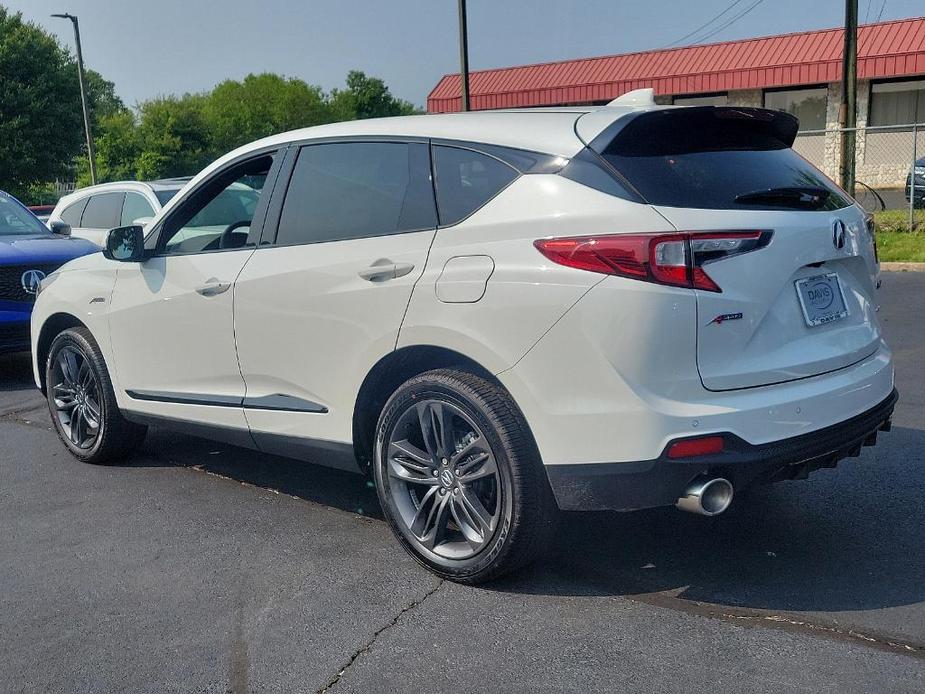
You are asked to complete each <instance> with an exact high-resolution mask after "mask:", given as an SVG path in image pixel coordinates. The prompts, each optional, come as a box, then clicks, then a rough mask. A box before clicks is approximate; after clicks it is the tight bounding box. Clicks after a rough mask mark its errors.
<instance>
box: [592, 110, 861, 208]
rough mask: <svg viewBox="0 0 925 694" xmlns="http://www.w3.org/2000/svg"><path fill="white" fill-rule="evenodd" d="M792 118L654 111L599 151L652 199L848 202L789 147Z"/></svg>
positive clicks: (801, 204) (734, 204) (725, 203)
mask: <svg viewBox="0 0 925 694" xmlns="http://www.w3.org/2000/svg"><path fill="white" fill-rule="evenodd" d="M796 124H797V121H796V119H794V118H791V117H790V116H787V115H785V114H774V113H771V112H768V111H764V110H756V109H736V108H731V107H730V108H711V107H706V108H685V109H670V110H669V109H666V110H659V111H651V112H649V113H645V114H642V115H640V116H637V117H636V118H635V119H634V120H633V121H632V122H630V123H629V124H627V125H626V126H625V127H624V128H623V129H622V130H620V132H619V133H618V134H617V135H616V137H614V139H613V140H612V141H611V142H609V143H607V144H606V146H605V147H604V148H603V151H601V154H602V155H603V157H604V159H605V160H606V161H607V162H609V163H610V164H611V165H612V166H613V167H614V168H615V169H616V170H617V171H618V172H619V173H620V174H622V175H623V176H624V177H625V178H626V179H627V180H628V181H629V182H630V183H631V184H632V185H633V186H634V187H635V188H636V190H637V191H639V193H640V194H641V195H642V197H643V198H644V199H645V200H646V202H649V203H651V204H653V205H664V206H667V207H693V208H704V209H717V210H723V209H817V210H818V209H825V210H835V209H839V208H842V207H846V206H848V205H849V204H851V203H850V200H849V199H848V197H847V196H846V195H845V194H844V193H842V192H841V191H840V190H839V189H838V187H837V186H836V185H835V184H834V183H833V182H832V181H831V180H830V179H829V178H827V177H826V176H825V174H823V173H822V172H821V171H819V170H818V169H816V168H815V167H814V166H813V165H812V164H810V163H809V162H807V161H806V160H805V159H803V157H801V156H800V155H799V154H797V153H796V152H795V151H793V150H792V149H791V148H790V145H791V144H792V142H793V136H794V135H795V134H796ZM593 144H595V146H597V143H593Z"/></svg>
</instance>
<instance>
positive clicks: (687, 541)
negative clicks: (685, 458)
mask: <svg viewBox="0 0 925 694" xmlns="http://www.w3.org/2000/svg"><path fill="white" fill-rule="evenodd" d="M923 498H925V431H923V430H919V429H909V428H903V427H894V429H893V431H892V432H891V433H890V434H888V435H886V436H884V437H883V438H882V439H881V444H880V445H879V446H878V447H877V448H875V449H865V450H864V452H863V453H862V457H861V458H855V459H848V460H844V461H842V462H841V463H839V467H838V468H836V469H835V470H822V471H819V472H817V473H815V474H814V475H813V476H811V477H810V478H809V479H808V480H805V481H799V482H784V483H780V484H776V485H770V486H761V487H758V488H755V489H754V490H750V491H749V492H748V493H746V494H743V495H741V496H740V498H738V499H736V500H735V501H734V503H733V506H732V507H731V508H730V510H729V511H728V512H726V513H725V514H723V515H722V516H718V517H716V518H704V517H700V516H694V515H690V514H687V513H683V512H679V511H677V510H675V509H672V508H666V509H653V510H648V511H639V512H635V513H626V514H618V513H570V514H563V522H562V524H561V527H560V532H559V536H558V538H557V542H556V546H555V547H554V548H551V551H550V552H549V554H548V557H547V558H546V559H545V560H544V561H543V562H541V563H540V564H539V565H538V566H536V568H535V569H534V570H533V571H532V572H530V573H529V574H524V575H519V576H514V577H512V578H511V579H508V580H505V581H502V582H499V583H497V584H495V585H493V586H492V588H493V589H494V590H501V591H510V592H515V593H520V592H525V593H531V594H536V593H540V594H551V595H576V596H577V595H602V594H603V595H615V596H616V595H641V594H648V593H656V592H665V591H667V592H668V593H670V594H671V595H673V596H675V597H679V598H683V599H685V600H690V601H698V602H703V603H713V604H721V605H729V606H735V607H740V608H751V609H761V610H794V611H853V610H858V611H862V610H876V609H881V608H885V607H894V606H901V605H910V604H916V603H921V602H923V601H925V581H923V580H922V578H921V577H922V576H923V575H925V533H923V528H925V511H923V507H922V499H923Z"/></svg>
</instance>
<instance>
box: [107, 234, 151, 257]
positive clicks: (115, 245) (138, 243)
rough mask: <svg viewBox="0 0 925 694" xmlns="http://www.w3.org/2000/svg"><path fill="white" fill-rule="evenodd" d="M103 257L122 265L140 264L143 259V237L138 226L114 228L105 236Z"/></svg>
mask: <svg viewBox="0 0 925 694" xmlns="http://www.w3.org/2000/svg"><path fill="white" fill-rule="evenodd" d="M103 255H104V256H106V257H107V258H109V259H110V260H118V261H120V262H123V263H140V262H141V261H142V260H144V259H145V237H144V232H143V230H142V228H141V227H140V226H137V225H134V226H128V227H116V228H115V229H110V230H109V233H108V234H107V235H106V247H105V248H104V249H103Z"/></svg>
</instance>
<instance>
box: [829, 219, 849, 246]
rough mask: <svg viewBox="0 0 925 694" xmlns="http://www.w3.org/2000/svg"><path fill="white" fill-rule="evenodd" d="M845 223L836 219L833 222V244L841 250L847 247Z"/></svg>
mask: <svg viewBox="0 0 925 694" xmlns="http://www.w3.org/2000/svg"><path fill="white" fill-rule="evenodd" d="M845 234H846V232H845V223H844V222H843V221H842V220H840V219H836V220H835V221H834V222H832V245H833V246H835V248H837V249H839V250H841V249H842V248H844V247H845Z"/></svg>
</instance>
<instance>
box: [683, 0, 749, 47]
mask: <svg viewBox="0 0 925 694" xmlns="http://www.w3.org/2000/svg"><path fill="white" fill-rule="evenodd" d="M762 2H764V0H757V2H755V3H753V4H751V5H749V6H748V7H746V8H745V9H744V10H742V11H741V12H739V14H737V15H735V16H734V17H732V18H731V19H730V20H729V21H728V22H726V23H725V24H723V25H721V26H719V27H717V28H716V29H714V30H713V31H711V32H710V33H709V34H706V35H705V36H701V37H700V38H699V39H697V41H696V42H697V43H703V42H704V41H706V40H707V39H708V38H710V37H711V36H715V35H716V34H718V33H719V32H721V31H722V30H723V29H725V28H726V27H728V26H731V25H733V24H735V23H736V22H737V21H739V20H740V19H742V17H744V16H745V15H747V14H748V13H749V12H751V11H752V10H754V9H755V8H756V7H758V5H760V4H761V3H762Z"/></svg>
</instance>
